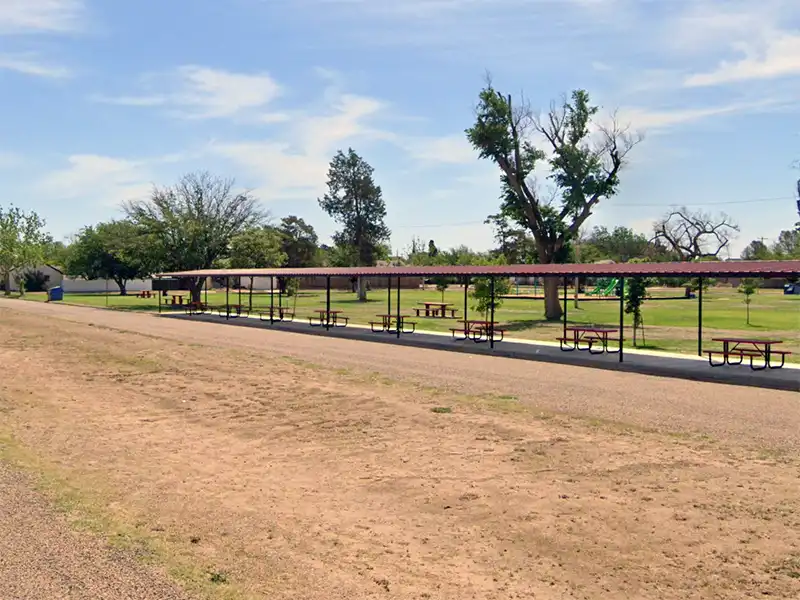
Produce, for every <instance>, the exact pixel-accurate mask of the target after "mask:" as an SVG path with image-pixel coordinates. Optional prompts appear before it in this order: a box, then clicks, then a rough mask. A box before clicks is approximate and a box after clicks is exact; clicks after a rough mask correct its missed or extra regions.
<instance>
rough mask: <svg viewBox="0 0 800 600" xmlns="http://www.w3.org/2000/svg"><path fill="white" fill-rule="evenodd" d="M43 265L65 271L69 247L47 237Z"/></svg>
mask: <svg viewBox="0 0 800 600" xmlns="http://www.w3.org/2000/svg"><path fill="white" fill-rule="evenodd" d="M43 254H44V263H45V264H48V265H52V266H54V267H58V268H59V269H62V270H63V269H65V268H66V267H67V259H68V257H69V246H67V245H66V244H65V243H64V242H58V241H55V240H53V239H52V238H50V237H48V239H47V241H46V242H45V244H44V250H43Z"/></svg>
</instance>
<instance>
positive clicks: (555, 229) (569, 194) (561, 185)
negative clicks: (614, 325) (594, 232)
mask: <svg viewBox="0 0 800 600" xmlns="http://www.w3.org/2000/svg"><path fill="white" fill-rule="evenodd" d="M597 112H598V109H597V107H596V106H593V105H592V104H591V102H590V99H589V94H588V93H587V92H586V91H584V90H575V91H574V92H572V94H571V96H570V97H566V96H564V97H563V98H562V100H561V102H560V103H559V104H556V103H553V104H552V105H551V107H550V111H549V112H548V114H547V115H546V116H545V117H544V118H538V117H536V116H534V114H533V112H532V110H531V108H530V106H529V105H528V104H527V103H526V102H525V101H524V99H523V101H522V102H521V103H520V104H519V105H518V106H512V103H511V96H504V95H502V94H501V93H500V92H498V91H497V90H495V89H494V88H493V87H492V83H491V81H489V82H488V83H487V85H486V87H485V88H484V89H483V90H481V92H480V95H479V101H478V105H477V108H476V113H477V115H476V122H475V124H474V125H473V126H472V127H471V128H469V129H467V130H466V134H467V137H468V139H469V141H470V143H471V144H472V145H473V147H474V148H475V149H476V150H477V151H478V153H479V156H480V157H481V158H484V159H489V160H491V161H493V162H494V163H495V164H497V165H498V167H499V168H500V171H501V182H502V185H503V195H502V197H501V200H502V205H501V213H502V214H503V215H505V216H507V217H509V218H510V219H511V220H513V221H515V222H516V223H518V224H519V225H520V226H522V227H525V228H527V229H528V230H529V231H530V232H531V233H532V234H533V237H534V240H535V241H536V251H537V258H538V262H539V263H541V264H551V263H555V262H559V260H564V259H565V251H566V250H568V246H569V244H570V242H571V241H572V240H573V239H574V238H575V237H576V236H577V234H578V230H579V229H580V227H581V226H582V225H583V224H584V222H585V221H586V220H587V219H588V218H589V216H591V214H592V210H593V209H594V208H595V206H597V204H598V203H599V202H600V201H601V200H602V199H604V198H609V197H611V196H613V195H614V194H616V193H617V189H618V187H619V173H620V171H621V170H622V168H623V166H624V165H625V158H626V156H627V154H628V152H629V151H630V150H631V148H633V147H634V145H635V144H636V143H637V142H638V141H639V138H638V137H634V136H631V135H629V134H628V132H627V130H626V129H625V128H620V127H619V126H618V125H617V123H616V122H615V120H613V119H612V122H611V123H610V125H608V126H603V125H599V124H597V123H596V122H594V117H595V116H596V114H597ZM593 128H594V129H595V130H596V131H594V132H593V131H592V130H593ZM533 134H539V135H540V136H541V137H543V138H544V140H545V145H546V147H547V149H548V151H549V152H550V153H551V155H550V157H549V158H547V155H546V154H545V152H544V150H543V149H541V148H537V147H536V146H535V145H534V141H533V140H532V138H531V136H532V135H533ZM545 160H546V161H547V162H548V163H549V168H550V176H549V179H550V182H551V184H552V187H553V194H552V201H548V200H547V199H545V198H544V197H543V195H542V193H541V191H540V190H539V189H537V186H536V183H535V181H533V180H532V179H531V177H532V175H533V171H534V168H535V167H536V166H537V163H539V162H541V161H545ZM558 285H559V282H558V279H557V278H547V279H546V281H545V316H546V318H548V319H558V318H560V317H561V303H560V301H559V297H558Z"/></svg>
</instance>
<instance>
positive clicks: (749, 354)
mask: <svg viewBox="0 0 800 600" xmlns="http://www.w3.org/2000/svg"><path fill="white" fill-rule="evenodd" d="M711 341H712V342H720V343H722V350H706V351H705V353H706V354H708V364H710V365H711V366H712V367H721V366H723V365H729V366H737V365H741V364H742V362H743V361H744V359H745V358H749V359H750V368H751V369H753V370H754V371H763V370H764V369H780V368H781V367H783V365H784V364H785V363H786V357H787V356H789V355H790V354H791V352H789V351H788V350H775V349H774V348H773V346H775V345H777V344H782V343H783V341H781V340H754V339H749V338H712V340H711ZM776 355H777V356H780V358H781V362H780V364H776V365H774V364H772V357H773V356H776ZM715 356H721V357H722V360H721V361H718V362H714V360H713V358H714V357H715ZM731 358H734V359H738V360H736V361H732V360H731ZM756 359H763V362H764V364H763V365H762V364H756V362H755V360H756ZM760 362H761V361H759V363H760Z"/></svg>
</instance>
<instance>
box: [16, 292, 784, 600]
mask: <svg viewBox="0 0 800 600" xmlns="http://www.w3.org/2000/svg"><path fill="white" fill-rule="evenodd" d="M87 324H91V325H93V326H91V327H87ZM0 334H2V335H3V339H4V344H3V345H2V346H0V366H2V374H0V458H4V459H5V461H6V462H7V463H9V464H16V465H19V466H21V467H22V468H23V469H26V470H28V471H30V472H31V473H34V474H36V476H37V477H38V481H39V485H40V486H41V487H42V488H43V489H44V493H45V494H46V496H47V497H48V498H49V499H50V500H51V502H52V503H53V504H54V505H55V506H56V507H59V508H62V509H63V510H64V513H65V515H66V517H65V518H66V519H67V521H69V522H71V523H72V525H73V526H74V527H76V528H79V529H87V530H89V531H91V532H93V533H92V536H91V537H92V539H101V540H103V543H104V544H106V545H107V547H108V548H114V552H121V553H123V554H124V555H125V557H126V558H125V560H131V557H134V558H138V559H139V560H140V561H143V562H144V563H148V564H145V565H144V566H141V567H140V568H147V569H153V573H156V574H159V573H161V572H167V573H168V574H169V575H170V576H171V577H173V578H175V579H177V580H178V581H179V582H181V583H182V584H183V585H184V586H185V587H186V588H187V589H188V590H189V592H191V593H192V594H194V595H196V596H198V597H202V596H206V597H210V598H270V599H284V598H285V599H289V598H292V599H297V598H308V599H314V600H317V599H318V600H322V599H328V598H356V599H358V598H403V599H406V598H407V599H411V598H415V599H416V598H431V599H439V598H441V599H450V598H452V599H461V598H476V599H477V598H480V599H483V598H492V599H498V600H499V599H501V598H502V599H506V598H537V599H572V598H591V599H594V598H613V599H617V598H618V599H623V598H625V599H629V598H637V599H649V598H653V599H656V598H659V599H665V598H674V599H679V598H680V599H686V598H747V597H773V598H798V597H800V495H799V494H798V483H797V482H798V476H800V460H799V459H800V457H799V456H798V449H799V448H800V402H798V401H799V400H800V394H796V393H790V392H784V393H780V392H772V391H766V390H753V389H745V388H734V387H728V386H718V385H711V384H701V383H693V382H682V381H673V380H666V379H657V378H650V377H645V376H638V375H630V374H621V373H610V372H608V373H606V372H599V371H595V370H584V369H580V368H577V367H566V366H555V365H545V364H536V363H529V362H520V361H513V360H508V359H498V358H490V357H478V356H468V355H462V354H449V353H441V352H436V351H431V350H411V349H408V348H401V347H392V346H388V345H379V344H368V343H362V342H353V341H345V340H333V339H325V338H319V337H316V336H302V335H293V334H287V333H279V332H268V331H261V330H254V329H250V328H238V327H230V326H226V325H224V324H219V325H217V324H203V323H188V322H181V321H176V320H167V319H158V318H157V317H153V316H146V315H134V314H126V313H116V312H108V311H101V310H95V309H88V308H75V307H67V306H49V305H40V304H34V303H24V302H6V301H0ZM432 409H435V410H432ZM4 440H5V441H4ZM4 481H5V480H4V479H3V480H0V484H2V485H5V483H4ZM31 502H33V501H31ZM28 504H30V502H29V503H28ZM11 511H12V514H13V517H12V518H13V519H14V520H20V519H23V518H33V517H35V516H36V515H37V514H38V513H36V512H35V511H36V508H35V506H33V507H29V506H26V503H25V502H20V503H17V504H15V505H14V506H12V507H11ZM28 512H30V515H33V517H31V516H30V515H27V513H28ZM16 513H22V514H16ZM26 515H27V516H26ZM0 534H2V532H0ZM81 535H88V534H81ZM87 543H88V542H87ZM0 551H2V546H0ZM108 551H109V552H111V550H108ZM2 564H4V563H2V562H0V565H2ZM12 566H13V563H12ZM0 568H2V567H0ZM74 568H75V569H79V570H80V569H83V568H87V569H88V568H89V567H88V566H86V565H84V566H75V567H74ZM94 568H97V563H96V561H95V567H94ZM0 575H2V578H0V598H5V597H7V595H8V594H4V591H3V585H8V584H7V583H6V582H7V581H13V580H14V577H15V575H14V573H5V574H2V573H0ZM17 575H19V574H17ZM11 597H14V596H11ZM39 597H41V598H51V597H53V596H52V594H51V595H42V596H35V595H31V596H30V598H39ZM63 597H65V598H67V597H69V598H71V597H76V598H77V597H81V596H77V595H76V596H71V595H68V594H66V593H65V594H64V595H63ZM131 597H132V598H138V596H131ZM144 597H146V596H142V598H144ZM164 597H167V596H164Z"/></svg>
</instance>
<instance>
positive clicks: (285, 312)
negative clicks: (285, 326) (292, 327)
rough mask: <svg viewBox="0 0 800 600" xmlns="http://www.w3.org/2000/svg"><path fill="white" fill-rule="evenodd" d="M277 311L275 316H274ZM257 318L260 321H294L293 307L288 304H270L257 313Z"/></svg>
mask: <svg viewBox="0 0 800 600" xmlns="http://www.w3.org/2000/svg"><path fill="white" fill-rule="evenodd" d="M276 313H277V317H276V316H275V315H276ZM258 318H259V319H260V320H262V321H270V320H272V321H274V320H276V319H277V320H278V321H294V309H292V308H290V307H288V306H270V307H267V308H266V310H264V311H261V312H259V313H258Z"/></svg>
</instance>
